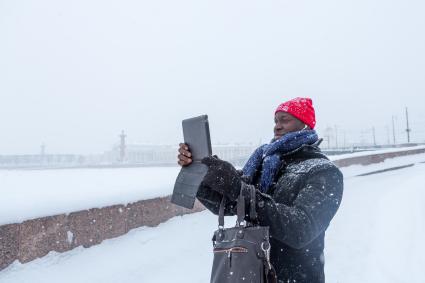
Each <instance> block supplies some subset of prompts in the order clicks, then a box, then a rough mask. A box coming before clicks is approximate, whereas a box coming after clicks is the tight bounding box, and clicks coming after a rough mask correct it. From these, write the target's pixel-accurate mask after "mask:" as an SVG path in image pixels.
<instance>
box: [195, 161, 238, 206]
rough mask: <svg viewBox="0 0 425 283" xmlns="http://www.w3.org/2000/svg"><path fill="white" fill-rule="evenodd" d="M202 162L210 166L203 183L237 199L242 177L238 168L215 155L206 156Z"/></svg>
mask: <svg viewBox="0 0 425 283" xmlns="http://www.w3.org/2000/svg"><path fill="white" fill-rule="evenodd" d="M202 163H203V164H205V165H207V166H208V172H207V174H206V175H205V177H204V179H203V181H202V183H203V185H204V186H206V187H209V188H211V190H213V191H216V192H218V193H220V194H222V195H224V196H226V197H227V198H228V199H229V200H231V201H235V200H236V199H237V198H238V196H239V192H240V190H241V177H240V176H239V174H238V171H237V170H236V168H235V167H233V165H232V164H230V163H229V162H227V161H224V160H221V159H218V157H215V156H208V157H205V158H204V159H202Z"/></svg>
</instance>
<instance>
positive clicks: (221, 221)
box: [218, 196, 226, 229]
mask: <svg viewBox="0 0 425 283" xmlns="http://www.w3.org/2000/svg"><path fill="white" fill-rule="evenodd" d="M225 202H226V200H225V196H223V197H222V199H221V202H220V208H219V210H218V228H219V229H223V228H224V204H225Z"/></svg>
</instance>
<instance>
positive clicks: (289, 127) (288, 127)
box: [274, 112, 305, 140]
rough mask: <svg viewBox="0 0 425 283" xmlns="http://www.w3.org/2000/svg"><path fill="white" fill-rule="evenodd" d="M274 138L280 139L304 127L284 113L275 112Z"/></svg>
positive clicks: (301, 123)
mask: <svg viewBox="0 0 425 283" xmlns="http://www.w3.org/2000/svg"><path fill="white" fill-rule="evenodd" d="M274 123H275V126H274V138H275V140H277V139H279V138H281V137H282V136H283V135H285V134H286V133H289V132H296V131H300V130H302V129H303V128H304V127H305V124H304V123H303V122H301V121H300V120H298V119H297V118H295V117H294V116H292V115H291V114H289V113H286V112H277V113H276V114H275V116H274Z"/></svg>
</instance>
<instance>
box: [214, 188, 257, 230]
mask: <svg viewBox="0 0 425 283" xmlns="http://www.w3.org/2000/svg"><path fill="white" fill-rule="evenodd" d="M249 190H250V210H249V217H250V219H251V221H254V220H256V219H257V210H256V208H255V205H256V196H255V194H256V193H255V187H253V186H249ZM225 204H226V197H225V196H223V198H222V199H221V202H220V208H219V211H218V228H219V229H223V228H224V209H225ZM236 214H237V216H238V219H237V222H236V226H246V222H245V197H244V196H243V195H242V190H241V192H240V193H239V196H238V200H237V206H236Z"/></svg>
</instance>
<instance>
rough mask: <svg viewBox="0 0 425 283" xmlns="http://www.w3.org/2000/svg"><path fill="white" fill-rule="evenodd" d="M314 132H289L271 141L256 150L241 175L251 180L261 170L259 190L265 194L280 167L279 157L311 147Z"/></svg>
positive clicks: (316, 138)
mask: <svg viewBox="0 0 425 283" xmlns="http://www.w3.org/2000/svg"><path fill="white" fill-rule="evenodd" d="M318 139H319V138H318V136H317V133H316V131H314V130H302V131H298V132H290V133H287V134H285V135H284V136H282V137H281V138H280V139H278V140H272V142H271V143H269V144H264V145H262V146H260V147H259V148H257V149H256V150H255V151H254V153H253V154H252V155H251V157H250V158H249V159H248V161H247V162H246V164H245V166H244V167H243V169H242V171H243V175H244V176H246V177H247V178H248V179H249V180H251V181H252V180H253V178H254V177H255V175H256V173H257V171H258V170H261V176H260V177H261V180H260V183H259V185H260V190H261V191H262V192H264V193H267V191H268V190H269V188H270V187H271V186H272V185H273V182H274V180H275V178H276V174H277V172H278V171H279V169H280V166H281V165H282V161H281V159H280V156H281V155H283V154H286V153H289V152H292V151H294V150H296V149H298V148H300V147H301V146H304V145H312V144H314V143H315V142H317V141H318Z"/></svg>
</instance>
